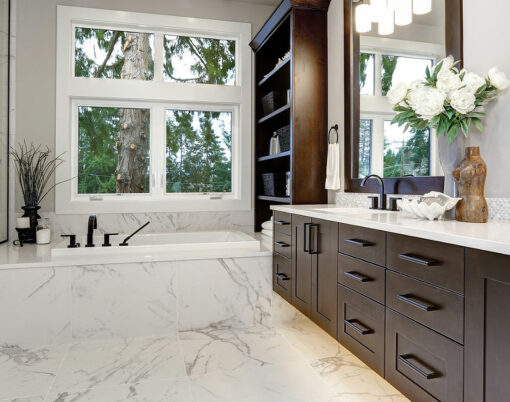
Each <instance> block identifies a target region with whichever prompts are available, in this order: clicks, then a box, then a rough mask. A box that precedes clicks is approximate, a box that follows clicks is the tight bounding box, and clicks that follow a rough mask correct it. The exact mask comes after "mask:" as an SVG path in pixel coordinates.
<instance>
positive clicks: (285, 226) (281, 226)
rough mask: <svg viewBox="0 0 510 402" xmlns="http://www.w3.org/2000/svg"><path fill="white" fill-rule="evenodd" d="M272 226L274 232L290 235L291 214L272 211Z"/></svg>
mask: <svg viewBox="0 0 510 402" xmlns="http://www.w3.org/2000/svg"><path fill="white" fill-rule="evenodd" d="M273 227H274V231H275V232H279V233H283V234H286V235H287V236H290V235H291V234H292V215H291V214H287V213H285V212H280V211H274V213H273Z"/></svg>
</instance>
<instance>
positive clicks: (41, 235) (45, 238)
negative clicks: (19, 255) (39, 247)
mask: <svg viewBox="0 0 510 402" xmlns="http://www.w3.org/2000/svg"><path fill="white" fill-rule="evenodd" d="M35 238H36V242H37V244H48V243H49V242H50V241H51V231H50V229H40V230H38V231H37V232H36V233H35Z"/></svg>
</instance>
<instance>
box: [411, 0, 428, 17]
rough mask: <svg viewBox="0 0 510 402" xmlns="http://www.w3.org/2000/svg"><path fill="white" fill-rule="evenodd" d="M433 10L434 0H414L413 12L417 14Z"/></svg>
mask: <svg viewBox="0 0 510 402" xmlns="http://www.w3.org/2000/svg"><path fill="white" fill-rule="evenodd" d="M431 11H432V0H414V1H413V12H414V13H415V14H416V15H423V14H428V13H430V12H431Z"/></svg>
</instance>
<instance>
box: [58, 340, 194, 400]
mask: <svg viewBox="0 0 510 402" xmlns="http://www.w3.org/2000/svg"><path fill="white" fill-rule="evenodd" d="M185 376H186V372H185V368H184V360H183V358H182V353H181V349H180V346H179V341H178V340H177V339H175V338H174V337H138V338H132V339H111V340H104V341H88V342H80V343H76V344H74V345H72V346H71V347H70V348H69V351H68V353H67V356H66V359H65V361H64V363H63V364H62V367H61V368H60V370H59V374H58V376H57V378H56V380H55V382H54V384H53V387H52V392H55V393H61V392H71V391H82V390H85V389H91V388H101V387H106V386H116V385H123V384H131V383H142V382H146V381H156V380H169V379H171V378H182V377H185Z"/></svg>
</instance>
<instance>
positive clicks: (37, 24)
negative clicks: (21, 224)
mask: <svg viewBox="0 0 510 402" xmlns="http://www.w3.org/2000/svg"><path fill="white" fill-rule="evenodd" d="M58 4H60V5H68V6H80V7H92V8H104V9H114V10H125V11H134V12H147V13H156V14H168V15H176V16H187V17H197V18H209V19H218V20H231V21H239V22H248V23H251V24H252V34H255V33H257V32H258V30H259V29H260V27H261V26H262V25H263V23H264V22H265V21H266V19H267V18H268V17H269V15H270V14H271V13H272V11H273V10H274V7H272V6H267V5H260V4H250V3H243V2H232V1H226V0H16V7H17V12H16V26H17V29H16V45H17V46H16V47H17V54H16V82H15V91H16V105H15V107H16V142H18V143H19V142H23V141H24V140H26V141H27V142H31V141H33V142H34V143H41V144H43V145H48V146H49V147H50V148H51V149H55V85H56V77H55V53H56V49H55V47H56V16H57V8H56V6H57V5H58ZM21 205H22V199H21V197H20V196H19V194H17V195H16V210H17V211H19V207H20V206H21ZM42 211H44V212H52V211H54V196H53V193H52V194H50V196H48V197H47V198H46V200H44V202H43V204H42Z"/></svg>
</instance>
